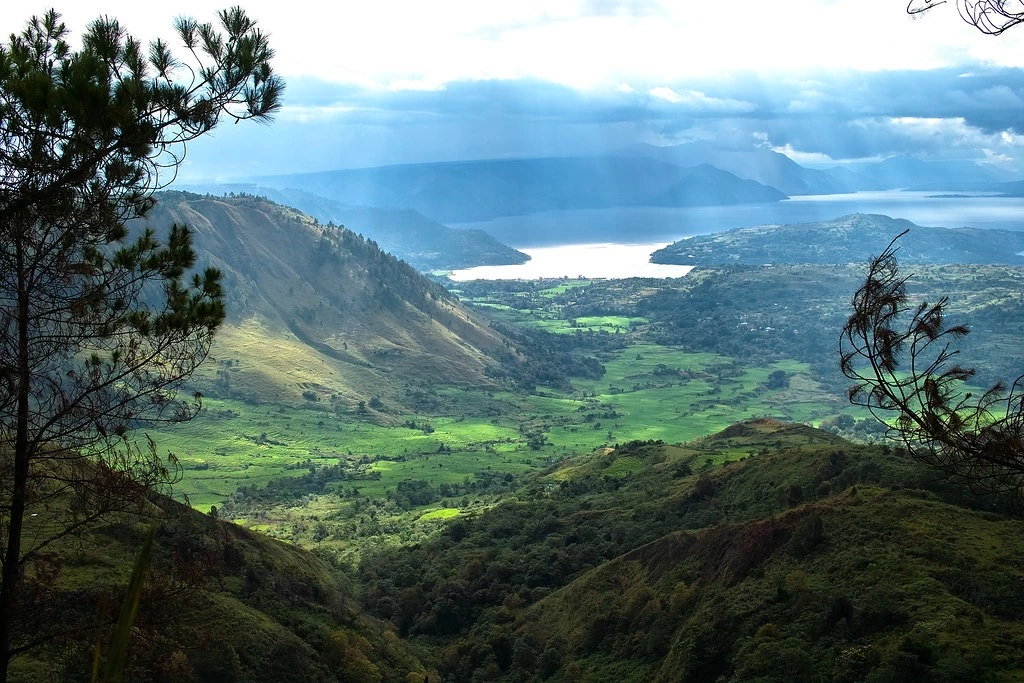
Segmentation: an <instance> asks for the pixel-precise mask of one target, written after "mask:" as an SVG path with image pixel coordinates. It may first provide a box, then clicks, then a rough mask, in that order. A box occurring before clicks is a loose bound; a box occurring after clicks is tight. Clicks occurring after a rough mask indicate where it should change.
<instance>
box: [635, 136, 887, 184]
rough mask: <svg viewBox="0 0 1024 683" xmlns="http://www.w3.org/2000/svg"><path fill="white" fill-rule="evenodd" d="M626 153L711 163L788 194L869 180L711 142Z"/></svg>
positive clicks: (638, 147)
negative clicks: (723, 146) (728, 147)
mask: <svg viewBox="0 0 1024 683" xmlns="http://www.w3.org/2000/svg"><path fill="white" fill-rule="evenodd" d="M623 153H624V154H628V155H631V156H644V157H650V158H652V159H659V160H661V161H667V162H669V163H673V164H677V165H679V166H693V165H698V164H708V165H710V166H714V167H716V168H719V169H722V170H725V171H729V172H730V173H733V174H735V175H737V176H738V177H740V178H747V179H750V180H756V181H757V182H759V183H762V184H764V185H769V186H771V187H774V188H777V189H779V190H781V191H782V192H785V193H786V194H788V195H802V194H835V193H839V192H852V191H854V190H856V189H859V187H860V186H861V185H863V184H866V183H867V179H866V178H863V177H860V176H859V175H857V174H838V173H833V172H832V171H822V170H816V169H810V168H805V167H803V166H801V165H800V164H798V163H796V162H795V161H793V160H792V159H790V158H789V157H788V156H786V155H785V154H780V153H779V152H774V151H772V150H770V149H762V148H751V149H747V150H737V149H720V148H718V147H715V146H714V145H713V144H709V143H704V142H691V143H686V144H683V145H672V146H666V147H659V146H657V145H646V144H640V145H632V146H630V147H627V148H626V149H624V150H623Z"/></svg>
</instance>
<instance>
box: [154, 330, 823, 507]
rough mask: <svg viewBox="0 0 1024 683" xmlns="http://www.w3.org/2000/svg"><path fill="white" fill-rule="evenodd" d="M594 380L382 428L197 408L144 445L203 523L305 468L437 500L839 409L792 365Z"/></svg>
mask: <svg viewBox="0 0 1024 683" xmlns="http://www.w3.org/2000/svg"><path fill="white" fill-rule="evenodd" d="M605 367H606V368H607V372H606V374H605V376H604V377H602V378H601V379H599V380H585V379H578V380H574V381H573V388H574V391H572V392H558V391H553V390H552V391H547V390H541V391H540V392H538V393H535V394H517V393H511V392H487V391H483V390H460V389H454V388H440V389H438V393H439V394H440V395H442V396H444V397H445V398H447V399H450V400H451V404H452V405H453V408H452V409H451V410H452V412H456V413H458V414H455V415H441V416H437V415H389V416H387V417H388V418H389V419H388V421H387V423H384V422H383V421H382V420H381V419H380V417H381V416H380V415H357V414H352V413H344V414H340V415H339V414H336V413H334V412H332V411H330V410H328V409H327V408H325V407H322V406H320V405H317V404H311V405H300V406H294V405H285V404H281V405H258V404H251V403H246V402H243V401H238V400H231V399H207V400H206V401H205V404H204V407H203V411H202V413H201V414H200V415H199V416H198V417H197V418H196V419H194V420H193V421H191V422H189V423H186V424H181V425H176V426H174V427H171V428H167V429H163V430H161V431H159V432H157V433H154V437H155V438H156V440H157V442H158V443H159V445H160V447H161V449H162V450H167V451H170V452H172V453H174V454H175V455H176V456H177V458H178V459H179V462H180V463H181V465H182V468H183V479H182V481H181V483H180V484H179V486H178V490H179V491H180V492H181V493H183V494H186V495H187V496H188V499H189V501H190V503H191V504H192V505H193V506H195V507H197V508H199V509H208V508H209V507H210V506H211V505H219V504H220V503H221V502H222V501H223V500H224V499H226V498H228V497H230V496H231V494H232V493H233V492H234V491H235V490H236V489H237V488H238V487H239V486H263V485H265V484H266V483H267V482H268V481H269V480H271V479H273V478H276V477H282V476H295V475H300V474H304V473H307V472H309V471H310V468H311V467H312V468H317V467H323V466H328V465H336V464H338V463H346V464H350V465H358V464H360V463H361V464H363V465H365V471H366V473H367V475H369V476H373V477H378V476H379V478H373V479H360V480H358V481H356V482H353V486H357V487H358V489H359V490H360V491H361V492H362V494H363V495H366V496H383V495H385V494H386V492H387V491H388V490H393V489H394V488H395V486H396V485H397V484H398V483H399V482H401V481H403V480H407V479H414V480H416V479H422V480H426V481H429V482H431V484H432V485H435V486H437V485H440V484H442V483H449V484H455V483H460V482H463V481H464V480H466V479H467V478H470V479H472V478H473V477H474V476H476V475H477V474H478V473H481V472H501V473H512V474H519V473H522V472H525V471H528V470H536V469H542V468H545V467H547V466H549V465H550V464H551V463H552V462H553V461H554V460H557V459H561V458H564V457H567V456H570V455H575V454H578V453H586V452H590V451H592V450H593V449H595V448H598V447H601V446H611V445H613V444H615V443H620V442H626V441H631V440H636V439H641V440H648V439H660V440H663V441H665V442H668V443H678V442H685V441H690V440H692V439H696V438H698V437H700V436H703V435H705V434H709V433H712V432H715V431H718V430H720V429H723V428H725V427H727V426H728V425H730V424H732V423H734V422H737V421H740V420H744V419H748V418H753V417H774V418H779V419H782V420H791V421H804V422H810V421H814V420H818V419H821V418H823V417H826V416H828V415H832V414H835V413H837V412H838V411H839V410H840V408H841V406H840V405H839V404H838V401H837V400H836V399H835V397H833V396H831V395H830V394H828V393H827V392H825V391H824V390H821V389H820V388H819V387H817V386H816V384H815V382H814V381H813V380H812V379H811V378H810V377H809V375H808V374H807V373H808V368H807V367H806V365H805V364H802V363H798V362H795V361H782V362H777V363H773V364H771V365H768V366H765V367H743V366H741V365H739V364H738V363H737V362H736V361H735V360H734V359H731V358H728V357H725V356H719V355H716V354H709V353H687V352H684V351H680V350H678V349H673V348H669V347H664V346H657V345H651V344H638V345H633V346H629V347H627V348H625V349H622V350H621V351H618V352H616V353H615V354H614V355H613V356H612V357H611V358H610V359H609V360H608V361H606V362H605ZM776 370H783V371H785V372H786V373H787V374H788V376H789V377H790V388H788V389H767V388H766V383H767V381H768V376H769V375H770V374H771V373H772V372H773V371H776ZM394 423H398V424H397V425H396V424H394ZM540 437H542V438H540Z"/></svg>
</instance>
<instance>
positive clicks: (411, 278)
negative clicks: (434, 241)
mask: <svg viewBox="0 0 1024 683" xmlns="http://www.w3.org/2000/svg"><path fill="white" fill-rule="evenodd" d="M158 200H159V201H158V204H157V207H156V208H155V209H154V210H153V212H152V214H151V216H150V218H149V222H150V224H152V225H153V226H158V227H159V226H166V225H169V224H170V223H171V222H173V221H177V222H180V223H185V224H187V225H189V226H190V227H191V228H192V230H193V231H194V234H195V242H196V245H195V246H196V250H197V253H198V256H199V259H198V260H199V265H200V266H203V265H212V266H215V267H217V268H219V269H220V270H221V271H222V272H223V274H224V289H225V291H226V293H227V305H228V323H227V324H226V325H225V327H224V329H223V330H222V331H221V332H220V333H219V336H218V340H217V342H216V344H215V347H214V349H213V355H214V357H215V358H216V359H217V361H218V364H219V365H215V364H212V363H208V364H206V366H208V367H204V371H205V372H206V374H207V379H209V378H210V377H212V375H213V374H214V372H216V374H217V380H216V381H217V382H218V383H219V384H220V385H221V386H211V387H207V388H208V389H211V390H215V391H216V390H219V391H220V392H221V393H225V392H228V393H230V394H231V395H241V396H243V397H245V396H248V397H258V398H260V399H263V400H286V399H289V398H297V397H299V396H302V395H305V396H306V397H307V398H309V399H310V400H324V399H327V398H333V399H334V400H344V401H347V402H358V401H359V400H365V399H366V398H369V397H370V395H374V396H379V397H383V398H387V397H397V396H398V395H400V393H401V391H403V387H404V386H406V385H408V384H414V383H415V382H416V381H417V379H418V378H429V380H430V381H431V382H442V383H444V382H449V383H453V384H481V383H483V384H486V383H487V382H488V380H487V379H486V377H485V374H484V372H485V370H486V369H487V368H488V367H490V366H493V365H495V363H496V361H495V360H494V359H495V357H497V355H498V354H502V355H504V354H507V353H508V349H507V347H506V340H505V339H504V338H503V337H501V336H500V335H498V334H497V333H496V332H494V331H493V330H492V329H491V328H490V327H489V326H488V324H487V322H486V321H483V320H481V319H479V318H478V317H477V316H476V315H475V314H473V313H470V312H469V311H467V310H466V309H465V308H464V307H463V306H462V305H461V304H460V303H459V302H458V301H457V300H456V299H454V298H453V297H452V296H451V295H449V294H448V293H447V292H446V291H445V290H444V288H442V287H440V286H438V285H436V284H435V283H433V282H431V281H430V280H428V279H427V278H425V277H423V276H422V275H421V274H420V273H418V272H417V271H416V270H414V269H413V268H412V267H410V266H409V265H407V264H406V263H403V262H401V261H399V260H398V259H396V258H395V257H393V256H391V255H389V254H387V253H384V252H383V251H381V250H380V249H379V248H377V245H376V244H375V243H374V242H372V241H368V240H366V239H363V238H362V237H360V236H358V235H356V234H355V233H353V232H351V231H349V230H346V229H344V228H339V227H334V226H326V225H323V224H320V223H318V222H316V221H315V220H313V219H312V218H310V217H308V216H306V215H304V214H302V213H300V212H299V211H296V210H294V209H291V208H288V207H284V206H280V205H278V204H274V203H273V202H270V201H267V200H265V199H259V198H254V197H235V198H215V197H209V196H205V197H204V196H198V195H192V194H187V193H180V192H170V193H163V194H161V195H158Z"/></svg>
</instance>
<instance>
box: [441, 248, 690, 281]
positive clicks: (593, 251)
mask: <svg viewBox="0 0 1024 683" xmlns="http://www.w3.org/2000/svg"><path fill="white" fill-rule="evenodd" d="M667 244H668V242H653V243H650V244H608V243H606V244H563V245H560V246H557V247H525V248H523V250H522V251H523V252H524V253H526V254H529V256H530V260H529V261H527V262H526V263H521V264H517V265H514V266H477V267H476V268H465V269H463V270H456V271H453V272H452V274H451V275H449V277H450V278H451V279H452V280H456V281H463V280H537V279H540V278H558V277H568V278H627V277H682V276H683V275H686V274H687V273H689V272H690V271H691V270H692V269H693V266H675V265H663V264H660V263H650V262H649V261H648V259H649V258H650V257H651V253H652V252H654V251H656V250H658V249H661V248H662V247H664V246H666V245H667Z"/></svg>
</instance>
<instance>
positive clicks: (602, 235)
mask: <svg viewBox="0 0 1024 683" xmlns="http://www.w3.org/2000/svg"><path fill="white" fill-rule="evenodd" d="M939 194H944V193H942V192H903V191H898V190H892V191H885V192H857V193H853V194H836V195H810V196H805V197H793V198H791V199H787V200H784V201H781V202H773V203H769V204H742V205H737V206H700V207H679V208H676V207H653V206H620V207H611V208H607V209H579V210H573V211H544V212H540V213H533V214H527V215H524V216H507V217H502V218H494V219H491V220H487V221H477V222H473V223H456V224H452V225H451V227H453V228H479V229H481V230H484V231H486V232H488V233H490V234H491V235H493V236H494V237H495V238H496V239H498V240H499V241H501V242H504V243H505V244H508V245H511V246H513V247H515V248H517V249H524V248H526V249H529V248H530V247H550V246H556V245H565V244H595V243H627V244H650V243H654V242H675V241H676V240H679V239H682V238H684V237H688V236H692V235H703V234H707V233H711V232H721V231H723V230H730V229H732V228H745V227H750V226H752V225H766V224H771V223H810V222H814V221H822V220H828V219H830V218H836V217H837V216H843V215H846V214H850V213H880V214H884V215H886V216H891V217H893V218H905V219H907V220H909V221H912V222H914V223H917V224H918V225H925V226H936V227H946V228H958V227H965V226H970V227H975V228H990V229H991V228H998V229H1002V230H1024V198H1022V197H994V196H991V195H980V194H977V195H973V196H959V197H949V198H937V197H936V195H939Z"/></svg>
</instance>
